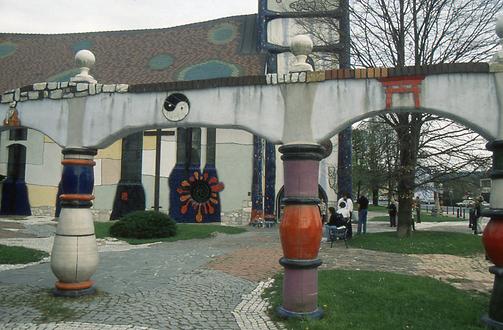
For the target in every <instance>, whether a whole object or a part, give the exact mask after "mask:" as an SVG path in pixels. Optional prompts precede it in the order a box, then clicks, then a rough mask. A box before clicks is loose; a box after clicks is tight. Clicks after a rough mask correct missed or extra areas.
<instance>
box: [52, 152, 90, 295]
mask: <svg viewBox="0 0 503 330" xmlns="http://www.w3.org/2000/svg"><path fill="white" fill-rule="evenodd" d="M62 153H63V156H64V159H63V160H62V161H61V163H62V164H63V174H62V177H61V195H60V196H59V199H60V201H61V213H60V216H59V222H58V226H57V229H56V237H55V238H54V245H53V248H52V255H51V268H52V271H53V273H54V275H55V276H56V277H57V278H58V281H57V282H56V288H55V289H54V291H53V292H54V294H55V295H57V296H81V295H87V294H92V293H94V292H95V288H94V287H93V285H94V281H92V280H90V278H91V276H92V275H93V274H94V273H95V272H96V268H97V266H98V249H97V246H96V237H95V235H94V224H93V217H92V214H91V210H90V207H91V206H92V202H91V201H92V200H93V199H94V196H93V195H92V192H93V187H94V173H93V166H94V165H95V164H96V163H95V162H94V161H93V157H94V156H95V155H96V153H97V150H96V149H84V148H66V149H63V151H62Z"/></svg>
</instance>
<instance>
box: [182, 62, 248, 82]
mask: <svg viewBox="0 0 503 330" xmlns="http://www.w3.org/2000/svg"><path fill="white" fill-rule="evenodd" d="M241 71H242V70H241V68H240V67H239V66H238V65H236V64H231V63H227V62H224V61H220V60H210V61H207V62H203V63H199V64H195V65H191V66H189V67H187V68H185V69H183V70H182V71H180V73H178V75H177V76H178V80H201V79H213V78H223V77H235V76H239V74H240V73H241Z"/></svg>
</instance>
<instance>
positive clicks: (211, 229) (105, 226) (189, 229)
mask: <svg viewBox="0 0 503 330" xmlns="http://www.w3.org/2000/svg"><path fill="white" fill-rule="evenodd" d="M113 224H114V222H95V223H94V229H95V232H96V238H105V237H110V234H109V230H110V227H111V226H112V225H113ZM176 227H177V234H176V235H175V236H173V237H165V238H150V239H136V238H120V239H121V240H123V241H126V242H128V243H129V244H146V243H154V242H174V241H180V240H187V239H197V238H208V237H211V236H212V235H214V233H223V234H240V233H244V232H245V231H246V229H243V228H236V227H226V226H221V225H206V224H187V223H178V224H177V225H176Z"/></svg>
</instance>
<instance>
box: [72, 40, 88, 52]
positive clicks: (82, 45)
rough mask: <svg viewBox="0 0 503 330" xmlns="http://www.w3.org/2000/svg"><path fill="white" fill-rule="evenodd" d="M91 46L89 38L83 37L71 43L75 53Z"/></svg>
mask: <svg viewBox="0 0 503 330" xmlns="http://www.w3.org/2000/svg"><path fill="white" fill-rule="evenodd" d="M92 46H93V42H92V41H91V40H86V39H84V40H79V41H77V42H76V43H74V44H73V45H72V49H73V51H74V52H75V53H76V52H78V51H79V50H82V49H91V47H92Z"/></svg>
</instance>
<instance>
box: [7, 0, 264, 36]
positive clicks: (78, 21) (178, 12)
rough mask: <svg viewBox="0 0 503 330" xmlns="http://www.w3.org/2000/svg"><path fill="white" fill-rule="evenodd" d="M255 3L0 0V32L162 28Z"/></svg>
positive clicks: (242, 10)
mask: <svg viewBox="0 0 503 330" xmlns="http://www.w3.org/2000/svg"><path fill="white" fill-rule="evenodd" d="M257 8H258V0H178V1H176V0H83V1H75V0H47V1H39V0H24V1H23V0H0V13H1V14H2V15H1V19H0V32H18V33H68V32H89V31H111V30H132V29H146V28H163V27H170V26H177V25H182V24H187V23H192V22H201V21H207V20H211V19H215V18H220V17H227V16H234V15H242V14H252V13H256V12H257Z"/></svg>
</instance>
